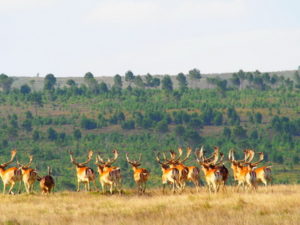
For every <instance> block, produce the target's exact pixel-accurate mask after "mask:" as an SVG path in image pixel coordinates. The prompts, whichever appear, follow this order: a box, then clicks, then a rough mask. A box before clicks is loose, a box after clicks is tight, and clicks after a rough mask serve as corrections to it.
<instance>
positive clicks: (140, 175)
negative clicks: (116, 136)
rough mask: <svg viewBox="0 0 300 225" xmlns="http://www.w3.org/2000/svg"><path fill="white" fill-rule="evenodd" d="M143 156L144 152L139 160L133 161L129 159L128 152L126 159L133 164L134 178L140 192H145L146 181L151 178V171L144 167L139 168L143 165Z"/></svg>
mask: <svg viewBox="0 0 300 225" xmlns="http://www.w3.org/2000/svg"><path fill="white" fill-rule="evenodd" d="M141 157H142V154H140V157H139V160H134V161H131V160H130V159H129V156H128V153H126V160H127V162H128V163H129V164H130V165H131V166H132V170H133V179H134V181H135V183H136V185H137V190H138V193H145V190H146V183H147V180H148V178H149V175H150V172H149V171H148V170H146V169H144V168H138V167H139V166H140V165H141Z"/></svg>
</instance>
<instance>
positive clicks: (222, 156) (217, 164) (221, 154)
mask: <svg viewBox="0 0 300 225" xmlns="http://www.w3.org/2000/svg"><path fill="white" fill-rule="evenodd" d="M220 156H221V158H220V159H219V161H218V162H216V163H215V164H214V165H215V166H219V165H221V164H223V159H224V154H223V153H222V152H220Z"/></svg>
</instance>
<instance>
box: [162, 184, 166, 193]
mask: <svg viewBox="0 0 300 225" xmlns="http://www.w3.org/2000/svg"><path fill="white" fill-rule="evenodd" d="M165 187H166V184H163V189H162V192H163V194H164V193H165Z"/></svg>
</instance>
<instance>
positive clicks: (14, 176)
mask: <svg viewBox="0 0 300 225" xmlns="http://www.w3.org/2000/svg"><path fill="white" fill-rule="evenodd" d="M16 154H17V151H16V150H12V151H11V158H10V160H9V161H8V162H6V163H3V164H0V176H1V178H2V181H3V194H5V190H6V187H7V186H8V185H10V188H9V191H8V193H9V194H13V192H12V189H13V188H14V186H15V184H16V183H17V182H20V186H19V193H20V191H21V181H22V172H21V170H20V169H19V168H17V167H11V168H8V169H6V167H7V166H8V165H9V164H11V163H12V162H13V161H14V158H15V156H16Z"/></svg>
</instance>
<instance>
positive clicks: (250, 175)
mask: <svg viewBox="0 0 300 225" xmlns="http://www.w3.org/2000/svg"><path fill="white" fill-rule="evenodd" d="M248 157H249V155H247V154H246V153H245V157H244V160H235V157H234V151H233V150H230V151H229V155H228V159H229V161H230V162H231V168H232V170H233V175H234V179H235V180H236V181H238V186H237V190H239V188H240V187H241V186H242V187H244V188H245V185H246V186H247V187H248V188H252V189H256V188H257V186H256V184H257V182H256V180H257V179H256V173H255V171H254V170H253V168H251V166H249V165H247V166H245V163H246V161H247V159H248ZM257 163H259V162H257Z"/></svg>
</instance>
